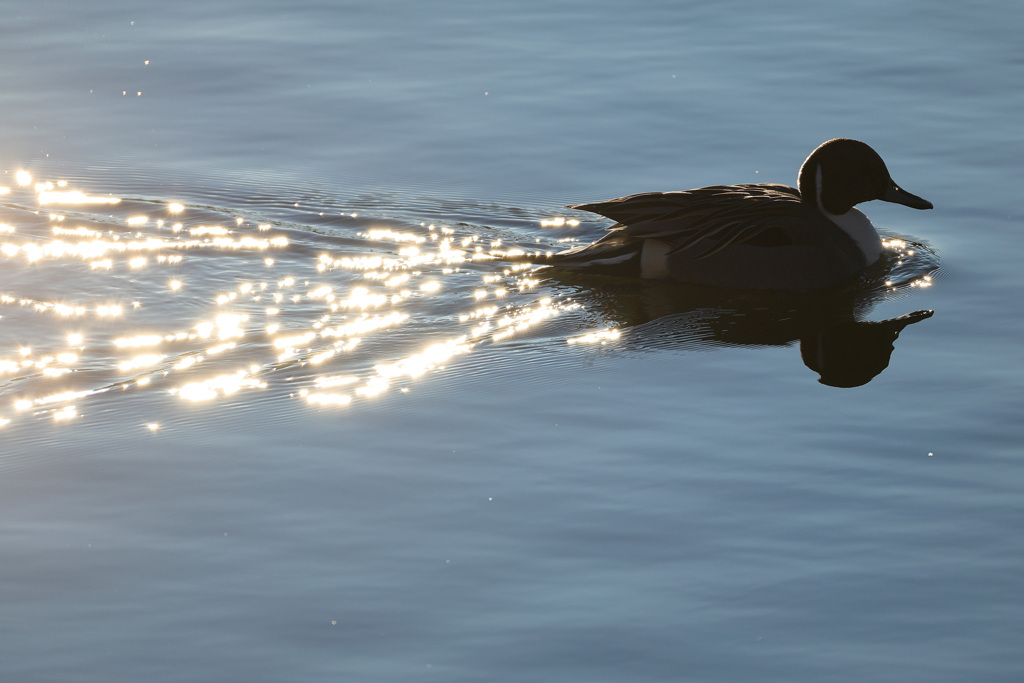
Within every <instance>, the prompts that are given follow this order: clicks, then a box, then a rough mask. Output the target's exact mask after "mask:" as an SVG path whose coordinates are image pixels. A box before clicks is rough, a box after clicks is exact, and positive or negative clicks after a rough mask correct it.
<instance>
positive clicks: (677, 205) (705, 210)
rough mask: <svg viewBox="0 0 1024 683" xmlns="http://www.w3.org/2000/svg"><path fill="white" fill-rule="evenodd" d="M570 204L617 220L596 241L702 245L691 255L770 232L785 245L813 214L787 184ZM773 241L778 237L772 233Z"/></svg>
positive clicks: (682, 246) (682, 247)
mask: <svg viewBox="0 0 1024 683" xmlns="http://www.w3.org/2000/svg"><path fill="white" fill-rule="evenodd" d="M571 208H574V209H581V210H583V211H590V212H592V213H597V214H600V215H602V216H607V217H608V218H611V219H613V220H615V221H617V222H618V223H617V224H616V225H614V226H612V227H611V228H610V230H611V231H612V233H611V234H609V235H607V236H605V237H604V238H603V239H601V240H599V241H598V243H597V244H600V243H602V242H606V241H615V242H620V243H621V242H622V241H633V240H638V241H642V240H644V239H658V240H661V241H663V242H666V243H668V244H669V247H670V251H669V253H670V254H672V253H677V252H680V251H684V250H686V249H690V248H691V247H694V246H695V245H697V244H698V243H703V244H702V247H701V250H700V252H699V253H697V254H695V255H694V256H695V258H703V257H706V256H710V255H712V254H714V253H716V252H718V251H720V250H722V249H724V248H726V247H728V246H729V245H731V244H738V243H743V242H750V241H754V240H756V239H757V238H758V237H759V236H762V235H764V234H765V233H767V232H769V231H772V232H774V233H778V235H780V236H782V238H783V239H784V240H785V241H787V242H788V243H794V242H799V241H802V240H801V237H802V236H801V235H800V232H801V231H800V226H801V225H802V224H806V223H807V222H808V221H810V220H812V219H813V212H812V211H811V210H810V209H809V208H808V207H806V206H804V205H803V204H802V203H801V201H800V195H799V193H798V192H797V190H795V189H794V188H791V187H788V186H786V185H768V184H757V185H716V186H711V187H702V188H699V189H696V190H685V191H682V192H648V193H644V194H636V195H631V196H628V197H621V198H619V199H612V200H610V201H607V202H598V203H594V204H579V205H576V206H573V207H571ZM775 239H779V237H776V238H775Z"/></svg>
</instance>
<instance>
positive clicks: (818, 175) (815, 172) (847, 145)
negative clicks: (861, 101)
mask: <svg viewBox="0 0 1024 683" xmlns="http://www.w3.org/2000/svg"><path fill="white" fill-rule="evenodd" d="M798 185H799V189H800V197H801V198H802V199H803V201H805V202H808V203H810V204H812V205H814V206H817V207H818V208H819V209H822V210H824V211H827V212H828V213H830V214H833V215H836V216H839V215H842V214H844V213H846V212H847V211H849V210H850V209H851V208H853V206H854V205H855V204H860V203H861V202H866V201H870V200H872V199H881V200H882V201H886V202H894V203H896V204H903V205H904V206H909V207H911V208H914V209H930V208H932V203H931V202H929V201H928V200H927V199H922V198H921V197H918V196H917V195H913V194H910V193H909V192H907V191H906V190H904V189H902V188H901V187H900V186H899V185H897V184H896V183H895V182H893V179H892V178H891V177H890V176H889V169H887V168H886V167H885V162H884V161H882V157H880V156H878V153H877V152H875V150H873V149H871V148H870V147H869V146H867V145H866V144H864V143H863V142H860V141H858V140H849V139H846V138H836V139H835V140H829V141H828V142H825V143H822V145H821V146H820V147H818V148H817V149H816V150H814V151H813V152H811V155H810V156H809V157H807V160H806V161H804V164H803V166H801V167H800V177H799V179H798Z"/></svg>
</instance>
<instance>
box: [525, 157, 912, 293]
mask: <svg viewBox="0 0 1024 683" xmlns="http://www.w3.org/2000/svg"><path fill="white" fill-rule="evenodd" d="M874 199H880V200H882V201H886V202H892V203H895V204H902V205H903V206H908V207H910V208H913V209H931V208H932V203H931V202H929V201H928V200H926V199H923V198H921V197H918V196H917V195H914V194H911V193H910V192H907V191H906V190H904V189H903V188H901V187H900V186H899V185H897V184H896V183H895V182H894V181H893V179H892V177H891V176H890V174H889V170H888V169H887V168H886V165H885V162H884V161H883V160H882V157H881V156H879V155H878V153H877V152H876V151H875V150H873V149H872V148H871V147H870V146H868V145H867V144H865V143H863V142H860V141H859V140H851V139H849V138H835V139H833V140H828V141H826V142H824V143H822V144H821V145H819V146H818V147H817V148H816V149H815V150H814V151H813V152H811V154H810V155H809V156H808V157H807V159H806V160H805V161H804V162H803V164H802V165H801V166H800V171H799V174H798V176H797V187H796V188H794V187H790V186H788V185H781V184H776V183H745V184H738V185H712V186H709V187H701V188H697V189H693V190H682V191H672V192H644V193H641V194H633V195H629V196H626V197H619V198H617V199H610V200H607V201H603V202H594V203H588V204H574V205H570V206H569V207H567V208H571V209H576V210H579V211H587V212H590V213H594V214H598V215H600V216H604V217H606V218H610V219H612V220H613V221H615V222H616V223H615V225H612V226H611V227H609V228H608V232H607V234H605V235H604V236H603V237H602V238H601V239H599V240H597V241H596V242H593V243H592V244H586V245H582V246H579V247H575V248H572V249H569V250H567V251H563V252H558V253H554V254H550V255H549V256H548V257H547V258H546V259H545V260H544V263H545V264H546V265H550V266H552V267H554V268H556V269H562V270H566V271H577V272H580V273H596V274H601V275H612V276H620V277H631V278H642V279H649V280H675V281H678V282H684V283H689V284H693V285H701V286H707V287H716V288H725V289H733V290H737V289H739V290H775V291H785V292H823V291H829V290H834V289H837V288H839V287H841V286H842V285H843V284H844V283H846V282H848V281H850V280H851V279H852V278H853V277H854V276H856V275H858V274H859V273H862V272H863V271H865V270H866V269H868V268H869V267H870V266H872V265H874V264H876V263H878V262H879V260H881V258H882V254H883V252H884V249H883V246H882V240H881V238H880V237H879V235H878V231H877V230H876V229H875V227H874V226H873V225H872V224H871V221H870V220H868V217H867V216H866V215H865V214H864V213H862V212H861V211H860V210H858V209H856V208H854V207H855V206H856V205H857V204H860V203H862V202H867V201H870V200H874ZM535 262H536V261H535Z"/></svg>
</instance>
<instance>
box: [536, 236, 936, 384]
mask: <svg viewBox="0 0 1024 683" xmlns="http://www.w3.org/2000/svg"><path fill="white" fill-rule="evenodd" d="M887 247H888V249H889V254H888V255H887V258H886V260H885V262H884V263H882V264H880V265H879V266H878V267H876V268H874V269H872V270H871V271H870V272H868V273H865V274H864V275H863V276H862V277H860V278H859V279H857V280H856V281H855V282H852V283H850V284H849V285H847V286H846V287H844V288H842V289H840V290H838V291H836V292H829V293H826V294H813V295H808V294H789V293H780V292H747V291H743V292H739V291H728V290H718V289H711V288H703V287H696V286H692V285H685V284H682V283H674V282H664V281H651V280H625V279H618V278H610V277H603V276H585V275H583V276H581V275H579V274H577V273H566V272H561V271H555V270H553V269H552V270H549V271H547V272H548V274H549V275H550V276H552V277H553V278H555V279H557V280H558V281H559V282H561V283H564V284H571V285H574V286H578V287H583V288H585V289H586V290H587V293H586V295H585V296H586V297H587V299H588V300H589V303H591V304H592V305H594V306H595V307H598V308H600V309H601V311H602V312H603V314H604V315H605V316H606V317H607V318H608V319H609V320H611V321H613V322H614V323H615V324H616V325H618V326H620V327H621V328H623V329H622V332H621V339H622V341H623V342H625V343H626V344H627V345H630V346H632V347H634V348H640V349H652V350H654V349H670V348H671V349H687V348H689V349H694V348H700V347H709V346H733V347H735V346H790V345H792V344H794V343H797V344H798V345H799V350H800V358H801V360H802V361H803V363H804V365H806V366H807V367H808V368H809V369H811V370H813V371H814V372H816V373H818V375H819V382H821V383H822V384H826V385H828V386H833V387H843V388H847V387H857V386H862V385H864V384H867V383H868V382H870V381H871V380H872V379H874V378H875V377H876V376H878V375H879V374H880V373H881V372H882V371H883V370H885V369H886V368H887V367H888V366H889V361H890V357H891V355H892V353H893V350H894V343H895V341H896V340H897V339H898V338H899V335H900V332H902V331H903V330H904V329H905V328H906V327H908V326H909V325H913V324H915V323H918V322H921V321H922V320H925V319H927V318H930V317H931V316H932V314H933V311H930V310H918V311H914V312H911V313H907V314H905V315H900V316H898V317H895V318H890V319H888V320H879V321H872V320H869V319H868V315H869V314H870V312H871V310H872V309H873V308H874V307H875V306H876V305H877V304H879V303H880V302H882V301H884V300H888V299H892V298H894V297H897V296H900V295H901V294H903V293H905V292H906V291H907V290H909V289H911V288H915V287H927V286H929V285H930V284H931V275H932V274H933V273H934V272H935V271H936V270H937V269H938V259H937V257H936V256H935V254H934V252H932V251H931V250H929V249H928V248H927V247H926V246H924V245H922V244H918V243H910V242H905V241H903V240H891V241H889V242H888V243H887Z"/></svg>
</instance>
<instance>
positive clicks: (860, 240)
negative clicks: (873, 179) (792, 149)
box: [814, 166, 882, 265]
mask: <svg viewBox="0 0 1024 683" xmlns="http://www.w3.org/2000/svg"><path fill="white" fill-rule="evenodd" d="M814 193H815V197H814V199H815V202H816V203H817V205H818V211H820V212H821V213H822V214H824V216H825V217H826V218H828V219H829V220H830V221H832V222H833V223H835V224H836V225H837V226H839V228H840V229H841V230H842V231H843V232H845V233H846V234H847V235H849V236H850V239H852V240H853V242H854V244H856V245H857V248H858V249H860V251H861V253H862V254H864V259H865V260H866V261H867V264H868V265H871V264H872V263H874V262H875V261H877V260H878V259H879V258H881V256H882V240H881V238H880V237H879V236H878V231H877V230H875V226H874V225H872V224H871V221H870V220H868V217H867V216H865V215H864V214H863V213H862V212H861V211H859V210H858V209H856V208H852V207H851V208H850V210H849V211H847V212H846V213H842V214H834V213H829V211H828V210H827V209H826V208H825V206H824V205H823V204H822V202H821V167H820V166H819V167H818V168H817V170H816V171H815V174H814Z"/></svg>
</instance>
